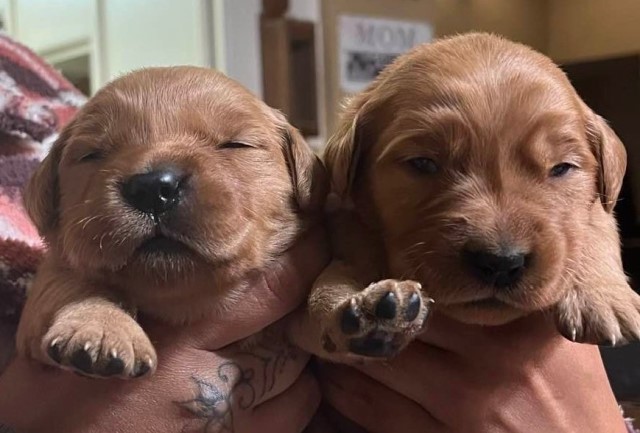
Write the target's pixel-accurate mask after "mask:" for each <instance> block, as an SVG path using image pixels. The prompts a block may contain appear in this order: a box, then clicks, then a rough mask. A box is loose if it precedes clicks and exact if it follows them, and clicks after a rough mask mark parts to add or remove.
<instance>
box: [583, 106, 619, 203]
mask: <svg viewBox="0 0 640 433" xmlns="http://www.w3.org/2000/svg"><path fill="white" fill-rule="evenodd" d="M587 136H588V138H589V143H590V145H591V149H592V152H593V154H594V155H595V157H596V160H597V161H598V192H599V194H600V201H601V203H602V206H603V207H604V209H605V210H606V211H607V212H609V213H611V212H612V211H613V208H614V206H615V205H616V201H617V200H618V195H619V194H620V189H621V188H622V181H623V179H624V173H625V170H626V168H627V151H626V149H625V147H624V144H622V141H620V138H618V136H617V135H616V133H615V132H613V130H612V129H611V127H609V125H607V122H606V121H605V120H604V119H603V118H602V117H600V116H598V115H596V114H595V113H593V112H592V111H591V110H589V119H588V121H587Z"/></svg>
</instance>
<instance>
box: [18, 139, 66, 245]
mask: <svg viewBox="0 0 640 433" xmlns="http://www.w3.org/2000/svg"><path fill="white" fill-rule="evenodd" d="M65 137H66V134H64V133H63V134H61V135H60V137H59V138H58V139H57V140H56V142H55V143H54V144H53V146H52V147H51V150H50V151H49V154H48V155H47V156H46V158H45V159H44V161H42V163H41V164H40V166H39V167H38V168H37V170H36V171H35V173H34V174H33V176H32V177H31V179H30V180H29V183H28V185H27V188H26V190H25V193H24V205H25V208H26V209H27V213H28V214H29V217H30V218H31V220H32V221H33V223H34V224H35V226H36V228H37V229H38V232H39V233H40V235H41V236H43V237H45V238H46V237H47V236H48V234H49V233H50V232H51V231H52V230H53V229H55V228H56V226H57V224H58V201H59V197H60V196H59V192H58V165H59V163H60V156H61V154H62V147H63V140H64V139H65Z"/></svg>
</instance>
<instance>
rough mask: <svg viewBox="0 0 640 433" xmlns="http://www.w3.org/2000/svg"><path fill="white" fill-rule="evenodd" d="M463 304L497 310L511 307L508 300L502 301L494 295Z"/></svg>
mask: <svg viewBox="0 0 640 433" xmlns="http://www.w3.org/2000/svg"><path fill="white" fill-rule="evenodd" d="M463 305H464V306H467V307H473V308H482V309H489V310H497V309H503V308H508V307H510V306H509V304H507V303H506V302H504V301H501V300H500V299H498V298H496V297H493V296H492V297H489V298H483V299H478V300H475V301H470V302H465V303H464V304H463Z"/></svg>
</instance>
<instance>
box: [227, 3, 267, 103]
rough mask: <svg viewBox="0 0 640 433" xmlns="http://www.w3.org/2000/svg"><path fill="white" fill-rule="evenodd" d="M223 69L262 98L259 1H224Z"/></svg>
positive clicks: (260, 4) (260, 6) (260, 7)
mask: <svg viewBox="0 0 640 433" xmlns="http://www.w3.org/2000/svg"><path fill="white" fill-rule="evenodd" d="M222 9H223V13H224V21H223V25H224V37H225V47H224V51H225V61H224V65H225V68H224V69H225V70H224V72H225V73H226V74H227V75H229V76H230V77H232V78H234V79H236V80H238V81H239V82H240V83H242V84H243V85H244V86H246V87H247V88H248V89H249V90H251V91H252V92H253V93H254V94H256V95H257V96H258V97H260V98H261V97H262V55H261V48H260V11H261V10H262V0H224V3H223V8H222Z"/></svg>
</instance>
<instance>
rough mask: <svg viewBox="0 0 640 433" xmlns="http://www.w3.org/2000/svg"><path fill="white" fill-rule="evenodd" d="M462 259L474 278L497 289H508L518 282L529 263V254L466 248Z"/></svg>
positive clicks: (515, 251)
mask: <svg viewBox="0 0 640 433" xmlns="http://www.w3.org/2000/svg"><path fill="white" fill-rule="evenodd" d="M463 257H464V261H465V263H466V264H467V267H468V268H469V270H470V271H471V273H472V274H473V275H474V276H475V277H476V278H478V279H479V280H480V281H482V282H483V283H484V284H487V285H491V286H493V287H496V288H497V289H506V288H509V287H511V286H513V285H514V284H516V283H517V282H518V281H520V279H521V278H522V275H523V274H524V271H525V268H526V265H527V263H528V262H529V254H526V253H524V252H521V251H517V250H514V249H504V250H501V251H499V252H495V251H490V250H486V249H469V248H466V249H465V250H464V252H463Z"/></svg>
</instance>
